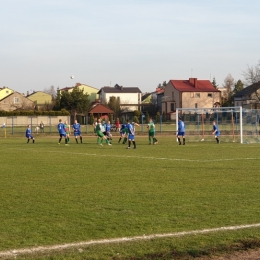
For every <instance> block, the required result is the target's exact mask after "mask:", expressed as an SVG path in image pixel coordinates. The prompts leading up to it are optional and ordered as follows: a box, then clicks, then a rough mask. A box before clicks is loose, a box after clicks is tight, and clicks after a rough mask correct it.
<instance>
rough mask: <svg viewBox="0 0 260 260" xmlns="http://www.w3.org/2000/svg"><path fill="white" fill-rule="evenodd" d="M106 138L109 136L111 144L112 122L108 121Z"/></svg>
mask: <svg viewBox="0 0 260 260" xmlns="http://www.w3.org/2000/svg"><path fill="white" fill-rule="evenodd" d="M106 136H107V139H108V140H109V142H110V143H111V141H112V134H111V125H110V121H108V122H107V124H106Z"/></svg>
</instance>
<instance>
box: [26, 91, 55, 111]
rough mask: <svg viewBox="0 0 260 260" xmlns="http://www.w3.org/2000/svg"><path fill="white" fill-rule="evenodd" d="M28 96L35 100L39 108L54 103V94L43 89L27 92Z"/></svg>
mask: <svg viewBox="0 0 260 260" xmlns="http://www.w3.org/2000/svg"><path fill="white" fill-rule="evenodd" d="M26 97H27V98H28V99H30V100H31V101H33V102H34V104H35V106H37V107H38V109H39V108H45V107H46V106H49V105H51V103H52V95H50V94H48V93H45V92H42V91H36V92H33V93H32V94H30V95H29V93H27V96H26Z"/></svg>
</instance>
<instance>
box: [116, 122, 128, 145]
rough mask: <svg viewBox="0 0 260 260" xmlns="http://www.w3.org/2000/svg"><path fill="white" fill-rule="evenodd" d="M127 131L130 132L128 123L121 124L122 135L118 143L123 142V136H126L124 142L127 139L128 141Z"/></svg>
mask: <svg viewBox="0 0 260 260" xmlns="http://www.w3.org/2000/svg"><path fill="white" fill-rule="evenodd" d="M127 132H128V131H127V127H126V124H121V128H120V137H119V140H118V143H120V142H121V140H122V138H124V140H123V144H125V143H126V141H127Z"/></svg>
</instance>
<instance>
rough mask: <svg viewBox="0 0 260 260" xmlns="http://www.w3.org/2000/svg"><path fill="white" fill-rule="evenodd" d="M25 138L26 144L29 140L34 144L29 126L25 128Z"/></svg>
mask: <svg viewBox="0 0 260 260" xmlns="http://www.w3.org/2000/svg"><path fill="white" fill-rule="evenodd" d="M25 136H26V138H27V139H28V140H27V144H28V143H29V142H30V139H32V141H33V143H34V137H33V136H32V130H31V127H30V125H28V126H27V129H26V132H25Z"/></svg>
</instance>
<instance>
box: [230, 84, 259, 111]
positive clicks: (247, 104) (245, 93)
mask: <svg viewBox="0 0 260 260" xmlns="http://www.w3.org/2000/svg"><path fill="white" fill-rule="evenodd" d="M234 106H242V107H243V108H247V109H260V81H259V82H258V83H254V84H252V85H250V86H248V87H246V88H244V89H242V90H241V91H239V92H238V93H236V94H235V95H234Z"/></svg>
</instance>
